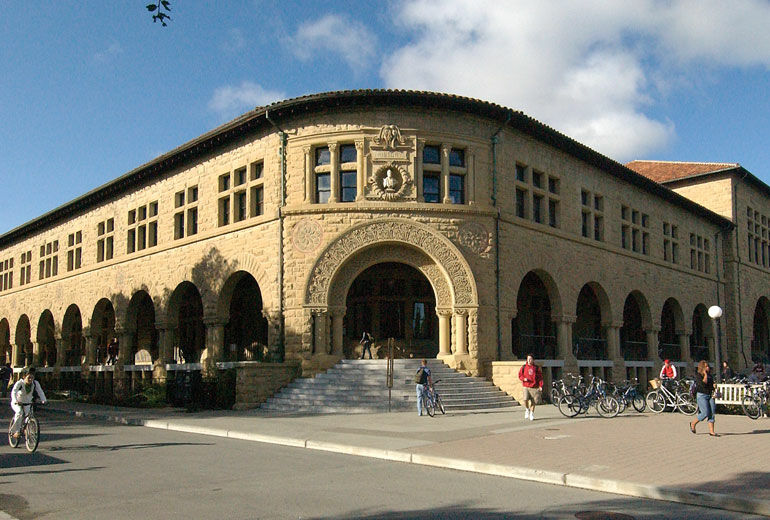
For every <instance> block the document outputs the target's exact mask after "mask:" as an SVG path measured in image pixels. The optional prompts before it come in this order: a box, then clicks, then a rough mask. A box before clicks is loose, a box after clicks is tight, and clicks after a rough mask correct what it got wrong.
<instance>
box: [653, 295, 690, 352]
mask: <svg viewBox="0 0 770 520" xmlns="http://www.w3.org/2000/svg"><path fill="white" fill-rule="evenodd" d="M684 331H685V326H684V313H683V312H682V306H681V305H680V304H679V302H678V301H677V300H676V298H669V299H667V300H666V301H665V303H664V304H663V309H662V310H661V312H660V334H659V335H658V339H659V346H658V354H659V356H660V357H661V358H662V359H671V360H672V361H681V359H682V349H681V345H680V344H679V335H680V334H683V333H684Z"/></svg>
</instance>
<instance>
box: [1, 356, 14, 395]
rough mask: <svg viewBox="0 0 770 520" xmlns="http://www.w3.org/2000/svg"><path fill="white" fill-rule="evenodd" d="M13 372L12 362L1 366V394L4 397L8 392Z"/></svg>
mask: <svg viewBox="0 0 770 520" xmlns="http://www.w3.org/2000/svg"><path fill="white" fill-rule="evenodd" d="M11 374H13V369H12V368H11V364H10V363H6V364H5V365H2V366H0V395H2V396H3V397H5V394H6V393H7V392H8V385H9V381H10V380H11Z"/></svg>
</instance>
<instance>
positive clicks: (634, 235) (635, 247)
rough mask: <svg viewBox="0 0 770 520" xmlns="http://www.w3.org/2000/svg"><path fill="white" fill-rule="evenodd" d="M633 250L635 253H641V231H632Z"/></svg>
mask: <svg viewBox="0 0 770 520" xmlns="http://www.w3.org/2000/svg"><path fill="white" fill-rule="evenodd" d="M631 249H633V251H634V252H635V253H638V252H639V230H638V229H633V230H631Z"/></svg>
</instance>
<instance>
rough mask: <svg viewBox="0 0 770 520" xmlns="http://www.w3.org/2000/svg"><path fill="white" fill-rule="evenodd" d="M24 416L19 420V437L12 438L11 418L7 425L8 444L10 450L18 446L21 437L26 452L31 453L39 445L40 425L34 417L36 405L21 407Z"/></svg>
mask: <svg viewBox="0 0 770 520" xmlns="http://www.w3.org/2000/svg"><path fill="white" fill-rule="evenodd" d="M21 406H22V410H23V413H24V416H23V417H22V419H21V421H22V422H21V429H20V430H19V436H18V437H14V436H13V435H12V434H11V426H12V425H13V418H12V419H11V423H10V424H9V425H8V444H10V445H11V448H15V447H17V446H18V445H19V442H20V441H21V439H22V437H23V438H24V444H25V445H26V447H27V451H28V452H30V453H33V452H34V451H35V450H36V449H37V446H38V444H39V443H40V423H39V422H38V420H37V417H35V408H36V407H37V403H32V404H24V405H21Z"/></svg>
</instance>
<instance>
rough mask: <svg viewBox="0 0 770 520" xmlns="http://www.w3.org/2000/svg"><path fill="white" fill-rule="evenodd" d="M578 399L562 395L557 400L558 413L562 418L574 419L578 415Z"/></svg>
mask: <svg viewBox="0 0 770 520" xmlns="http://www.w3.org/2000/svg"><path fill="white" fill-rule="evenodd" d="M580 406H581V405H580V398H579V397H576V396H574V395H569V394H568V395H563V396H561V399H559V403H558V407H559V411H560V412H561V414H562V415H563V416H564V417H575V416H576V415H577V414H579V413H580Z"/></svg>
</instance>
